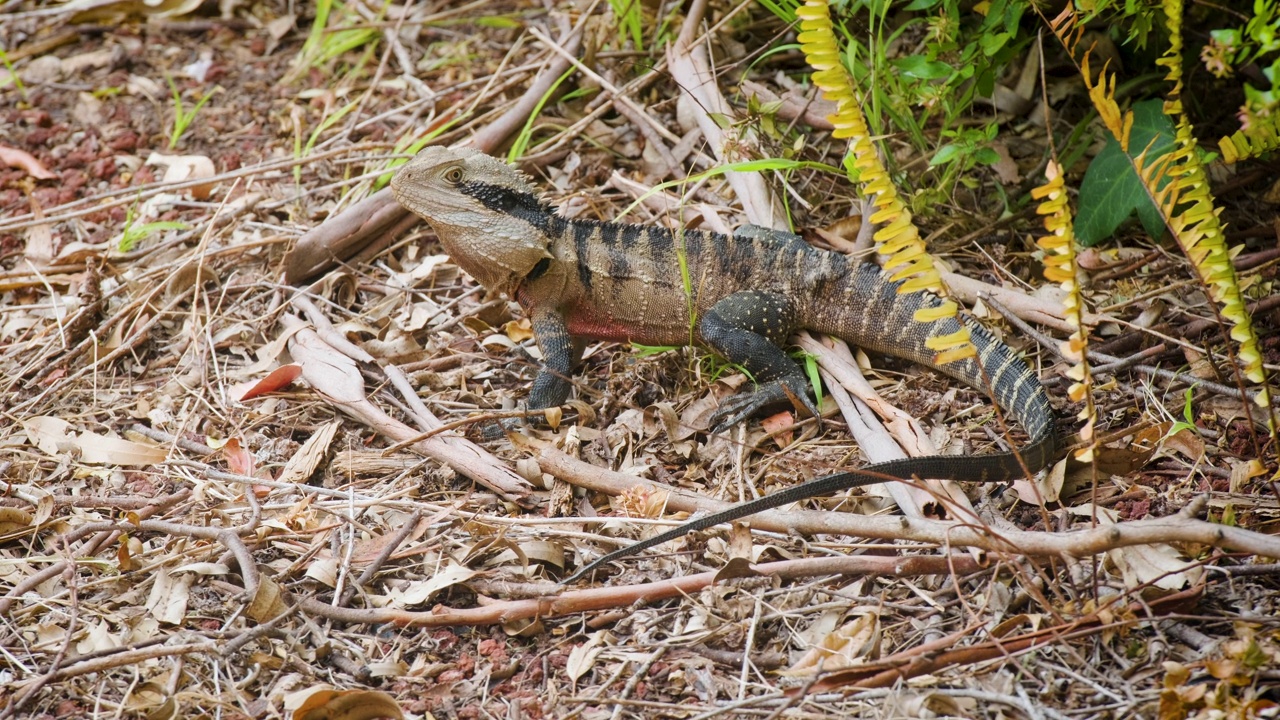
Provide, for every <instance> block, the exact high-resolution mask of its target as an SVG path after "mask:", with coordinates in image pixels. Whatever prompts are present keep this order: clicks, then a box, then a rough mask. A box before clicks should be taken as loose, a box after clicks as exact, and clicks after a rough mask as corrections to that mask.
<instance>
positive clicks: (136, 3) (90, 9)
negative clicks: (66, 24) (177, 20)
mask: <svg viewBox="0 0 1280 720" xmlns="http://www.w3.org/2000/svg"><path fill="white" fill-rule="evenodd" d="M202 2H203V0H115V1H114V2H103V1H102V0H72V1H71V2H69V3H67V4H66V5H64V6H63V10H64V11H68V12H74V13H75V15H73V16H71V22H72V23H89V22H98V21H101V20H115V21H120V20H123V19H125V18H128V17H131V16H137V17H154V18H162V19H163V18H174V17H181V16H182V15H187V14H189V13H192V12H195V10H196V8H198V7H200V4H201V3H202Z"/></svg>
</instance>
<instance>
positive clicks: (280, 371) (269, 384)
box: [240, 363, 302, 402]
mask: <svg viewBox="0 0 1280 720" xmlns="http://www.w3.org/2000/svg"><path fill="white" fill-rule="evenodd" d="M301 375H302V366H301V365H299V364H297V363H289V364H288V365H281V366H280V367H278V368H276V369H275V370H272V371H271V372H270V373H268V374H267V376H266V377H264V378H262V379H261V380H259V381H257V382H256V383H253V384H252V385H251V386H250V387H249V389H247V390H245V391H244V394H243V395H241V396H240V402H244V401H246V400H252V399H253V398H256V397H258V396H259V395H265V394H267V393H269V392H275V391H277V390H280V389H281V388H286V387H288V386H289V385H291V384H292V383H293V381H294V380H297V379H298V377H299V376H301Z"/></svg>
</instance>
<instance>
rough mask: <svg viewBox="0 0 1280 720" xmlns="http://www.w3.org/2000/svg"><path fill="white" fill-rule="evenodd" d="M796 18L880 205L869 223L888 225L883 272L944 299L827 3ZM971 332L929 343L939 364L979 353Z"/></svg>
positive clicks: (929, 313)
mask: <svg viewBox="0 0 1280 720" xmlns="http://www.w3.org/2000/svg"><path fill="white" fill-rule="evenodd" d="M796 17H797V18H798V19H799V20H800V33H799V35H797V39H798V40H799V41H800V47H801V49H802V50H803V51H804V55H805V59H806V60H807V61H808V63H809V65H810V66H811V67H812V68H813V69H814V73H813V84H814V85H816V86H817V87H818V88H819V89H821V90H822V93H823V95H824V96H826V98H827V99H828V100H831V101H833V102H834V103H835V104H836V112H835V113H834V114H832V115H830V116H829V117H828V118H827V119H828V120H830V121H831V124H832V125H833V126H834V128H835V129H834V130H833V131H832V135H833V136H834V137H836V138H840V139H845V140H850V141H852V153H853V166H854V167H855V168H857V170H858V179H859V181H860V182H861V183H862V185H863V192H864V193H865V194H866V195H868V196H869V197H871V198H872V202H873V203H874V205H875V207H876V212H875V213H874V214H873V215H872V216H871V218H870V222H872V223H876V224H879V223H884V225H883V226H882V227H881V228H880V229H879V230H877V231H876V233H875V235H874V239H875V241H876V244H877V250H878V251H879V252H880V254H881V255H885V256H887V257H886V260H885V263H884V269H885V272H886V273H888V274H889V276H890V277H892V278H893V279H894V280H902V281H904V282H903V284H902V286H901V287H900V288H899V289H898V292H901V293H908V292H916V291H919V290H928V291H930V292H933V293H935V294H936V295H938V296H940V297H945V296H946V288H945V287H944V286H943V285H942V279H941V278H940V277H939V275H938V271H937V268H935V267H934V264H933V258H932V257H930V256H929V253H928V251H927V250H926V248H925V244H924V240H922V239H921V238H920V231H919V229H918V228H916V226H915V223H914V222H912V220H911V212H910V211H909V210H908V209H907V207H906V205H905V204H904V203H903V202H902V200H901V199H900V198H899V196H898V191H897V188H895V187H894V185H893V182H892V180H890V178H889V173H888V171H887V170H886V169H885V167H884V164H883V163H881V162H880V156H879V154H878V153H877V152H876V148H875V144H874V143H873V142H872V141H871V131H870V130H869V129H868V128H867V121H866V118H865V117H864V116H863V114H862V108H861V106H860V104H859V98H858V93H857V90H856V89H855V88H854V86H853V78H852V77H851V76H850V75H849V73H848V71H847V70H846V69H845V67H844V64H843V63H841V62H840V49H839V46H838V45H837V44H836V36H835V32H834V29H833V26H832V24H831V15H830V11H829V8H828V7H827V3H826V1H825V0H805V4H804V6H802V7H800V8H798V9H797V10H796ZM956 310H957V307H956V305H955V303H953V302H951V301H946V302H944V303H943V305H942V306H941V307H940V308H930V309H928V310H921V311H919V312H917V313H916V316H915V320H916V321H917V322H931V321H934V320H937V319H939V318H940V317H954V316H955V314H956ZM968 332H969V331H968V330H967V329H964V330H962V331H961V333H960V334H962V335H963V338H959V340H958V341H957V338H954V337H951V336H948V337H946V338H935V340H936V341H937V343H936V344H937V345H938V347H935V346H934V345H933V344H931V345H930V348H931V349H935V350H939V351H940V352H939V355H938V356H937V361H938V362H939V363H941V362H951V361H954V360H959V359H962V358H965V357H972V356H973V355H975V354H976V350H974V348H973V345H972V343H970V342H969V336H968Z"/></svg>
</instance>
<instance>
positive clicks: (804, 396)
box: [711, 373, 822, 434]
mask: <svg viewBox="0 0 1280 720" xmlns="http://www.w3.org/2000/svg"><path fill="white" fill-rule="evenodd" d="M783 404H790V405H793V406H795V407H796V408H797V409H800V408H803V409H804V410H805V411H807V412H808V413H809V414H810V415H812V416H813V417H815V418H817V419H818V422H822V413H820V412H818V406H817V405H815V404H814V402H813V399H812V398H810V397H809V381H808V379H806V378H805V376H804V375H801V374H799V373H796V374H795V375H787V376H785V377H781V378H778V379H777V380H773V381H771V382H767V383H764V384H763V385H760V386H759V387H757V388H756V389H755V390H754V391H752V392H743V393H738V394H737V395H734V396H733V397H730V398H726V399H725V400H724V401H723V402H721V403H720V409H718V410H716V412H715V414H713V415H712V416H711V432H713V433H716V434H719V433H722V432H724V431H726V430H728V429H729V428H731V427H733V426H734V425H737V424H738V423H740V422H742V421H743V420H746V419H747V418H750V417H752V416H754V415H756V414H758V413H760V412H761V411H763V410H766V409H768V408H770V407H774V406H779V405H783Z"/></svg>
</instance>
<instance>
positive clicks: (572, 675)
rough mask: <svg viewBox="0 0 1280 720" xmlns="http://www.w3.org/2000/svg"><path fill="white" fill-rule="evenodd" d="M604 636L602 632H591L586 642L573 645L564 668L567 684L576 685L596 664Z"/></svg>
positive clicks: (601, 649) (604, 633) (602, 649)
mask: <svg viewBox="0 0 1280 720" xmlns="http://www.w3.org/2000/svg"><path fill="white" fill-rule="evenodd" d="M606 634H607V633H606V632H605V631H604V630H598V631H596V632H593V633H591V637H589V638H587V641H586V642H584V643H579V644H577V645H574V646H573V649H572V650H570V651H569V659H568V662H566V663H565V666H564V672H565V674H566V675H568V677H569V682H571V683H573V684H574V685H577V683H578V680H579V679H580V678H581V677H582V676H583V675H586V674H587V672H588V671H590V670H591V666H592V665H595V664H596V659H597V658H599V657H600V653H601V652H603V651H604V648H603V647H601V645H602V644H603V643H604V640H605V636H606Z"/></svg>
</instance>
